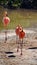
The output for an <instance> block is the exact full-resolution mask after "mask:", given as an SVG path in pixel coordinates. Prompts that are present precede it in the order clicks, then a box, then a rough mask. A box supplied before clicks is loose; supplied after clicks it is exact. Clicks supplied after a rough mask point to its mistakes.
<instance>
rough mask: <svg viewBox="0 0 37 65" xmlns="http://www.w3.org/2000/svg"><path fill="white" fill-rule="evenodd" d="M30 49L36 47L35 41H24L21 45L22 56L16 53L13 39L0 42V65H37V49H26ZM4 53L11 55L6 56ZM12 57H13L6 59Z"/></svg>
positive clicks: (31, 39) (36, 41)
mask: <svg viewBox="0 0 37 65" xmlns="http://www.w3.org/2000/svg"><path fill="white" fill-rule="evenodd" d="M32 47H37V39H33V38H30V37H29V38H28V37H26V38H25V39H24V44H23V55H22V56H21V55H20V48H19V52H18V53H17V44H16V40H14V38H11V40H7V42H6V43H4V41H2V42H0V65H37V49H28V48H32ZM5 52H13V53H11V54H6V53H5ZM10 55H13V56H14V57H8V56H10Z"/></svg>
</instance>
